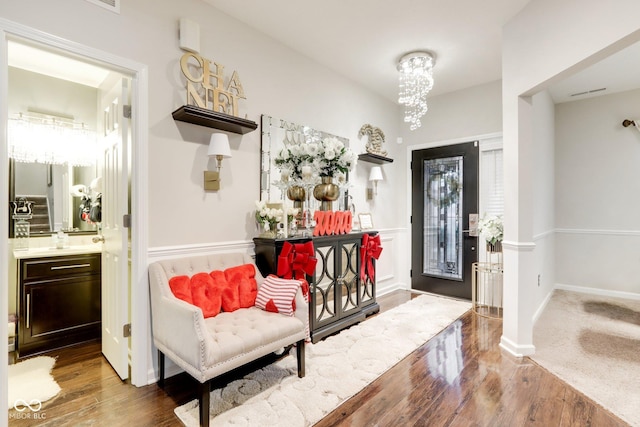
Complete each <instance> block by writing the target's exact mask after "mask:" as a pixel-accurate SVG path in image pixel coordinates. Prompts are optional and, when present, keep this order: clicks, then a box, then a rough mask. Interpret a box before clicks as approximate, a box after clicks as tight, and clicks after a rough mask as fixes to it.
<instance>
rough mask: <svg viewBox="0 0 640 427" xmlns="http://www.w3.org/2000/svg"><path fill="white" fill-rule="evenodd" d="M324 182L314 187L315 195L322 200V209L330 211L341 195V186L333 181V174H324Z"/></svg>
mask: <svg viewBox="0 0 640 427" xmlns="http://www.w3.org/2000/svg"><path fill="white" fill-rule="evenodd" d="M321 178H322V183H321V184H318V185H316V186H315V187H314V188H313V197H315V198H316V200H318V201H320V202H321V203H320V210H322V211H330V210H332V208H333V202H334V201H335V200H338V197H340V187H338V186H337V185H335V184H334V183H333V177H332V176H323V177H321Z"/></svg>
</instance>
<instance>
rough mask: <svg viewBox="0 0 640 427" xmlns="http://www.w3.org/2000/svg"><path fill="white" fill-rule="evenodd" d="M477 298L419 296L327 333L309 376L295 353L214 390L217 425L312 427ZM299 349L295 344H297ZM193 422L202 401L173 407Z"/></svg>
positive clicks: (309, 361) (310, 360) (310, 353)
mask: <svg viewBox="0 0 640 427" xmlns="http://www.w3.org/2000/svg"><path fill="white" fill-rule="evenodd" d="M470 308H471V304H470V303H468V302H464V301H457V300H452V299H448V298H440V297H435V296H430V295H421V296H419V297H417V298H414V299H413V300H411V301H409V302H407V303H405V304H402V305H400V306H398V307H395V308H393V309H391V310H389V311H386V312H384V313H382V314H380V315H378V316H376V317H373V318H371V319H368V320H366V321H364V322H362V323H360V324H358V325H355V326H352V327H351V328H349V329H347V330H344V331H342V332H340V333H339V334H338V335H334V336H331V337H328V338H327V339H325V340H324V341H320V342H319V343H317V344H307V347H306V353H307V356H306V376H305V377H304V378H298V376H297V369H296V358H295V356H287V357H285V358H284V359H282V360H280V361H278V362H276V363H274V364H272V365H269V366H267V367H265V368H263V369H260V370H258V371H256V372H253V373H251V374H249V375H247V376H246V377H244V378H243V379H241V380H237V381H234V382H231V383H230V384H229V385H228V386H226V387H225V388H223V389H218V390H214V391H212V392H211V408H210V410H211V424H212V425H215V426H222V425H234V426H257V425H260V426H278V427H284V426H292V427H303V426H310V425H312V424H314V423H315V422H317V421H319V420H320V419H321V418H322V417H323V416H325V415H326V414H328V413H329V412H331V411H332V410H334V409H335V408H337V407H338V406H339V405H340V404H341V403H342V402H344V401H346V400H347V399H348V398H350V397H351V396H353V395H355V394H356V393H357V392H358V391H360V390H362V389H363V388H364V387H365V386H366V385H367V384H370V383H371V382H372V381H373V380H375V379H376V378H378V377H379V376H380V375H381V374H383V373H384V372H385V371H387V370H388V369H389V368H391V367H392V366H393V365H395V364H396V363H398V362H399V361H400V360H402V359H403V358H404V357H406V356H407V355H408V354H410V353H411V352H412V351H414V350H415V349H416V348H418V347H420V346H421V345H422V344H424V343H425V342H426V341H428V340H429V339H430V338H432V337H433V336H434V335H436V334H437V333H438V332H440V331H441V330H442V329H444V328H445V327H446V326H448V325H449V324H450V323H451V322H453V321H454V320H456V319H457V318H458V317H460V316H461V315H462V314H464V313H465V312H466V311H467V310H469V309H470ZM293 353H294V354H295V350H293ZM175 413H176V415H177V416H178V418H180V420H181V421H182V422H183V423H184V424H185V425H187V426H197V425H199V418H198V401H197V400H193V401H191V402H189V403H187V404H185V405H182V406H179V407H178V408H176V409H175Z"/></svg>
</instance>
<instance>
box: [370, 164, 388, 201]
mask: <svg viewBox="0 0 640 427" xmlns="http://www.w3.org/2000/svg"><path fill="white" fill-rule="evenodd" d="M382 180H384V178H383V177H382V168H381V167H380V166H374V167H372V168H371V172H369V181H371V182H373V188H367V200H372V199H373V195H374V194H375V195H376V196H377V195H378V181H382Z"/></svg>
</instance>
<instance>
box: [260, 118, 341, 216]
mask: <svg viewBox="0 0 640 427" xmlns="http://www.w3.org/2000/svg"><path fill="white" fill-rule="evenodd" d="M261 129H262V138H261V145H262V149H261V156H260V157H261V159H260V160H261V162H260V200H265V201H280V200H282V196H283V195H282V190H280V188H278V187H277V186H276V185H274V182H275V181H279V180H280V172H279V171H278V168H277V167H276V165H275V163H274V159H275V158H276V156H277V155H278V153H279V152H280V150H281V149H282V148H283V147H284V141H290V142H304V143H310V142H317V141H320V140H322V139H324V138H329V137H333V138H337V139H339V140H340V141H342V142H343V143H344V145H345V146H346V147H348V146H349V139H348V138H344V137H341V136H337V135H333V134H330V133H327V132H323V131H320V130H316V129H313V128H311V127H309V126H305V125H300V124H297V123H293V122H290V121H287V120H283V119H277V118H275V117H271V116H268V115H265V114H263V115H262V117H261ZM347 179H348V177H347ZM344 187H345V188H347V186H344ZM347 197H348V195H347V194H346V192H345V194H344V197H341V199H340V201H341V203H342V202H343V201H344V200H346V199H347Z"/></svg>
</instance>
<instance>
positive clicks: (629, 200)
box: [556, 90, 640, 294]
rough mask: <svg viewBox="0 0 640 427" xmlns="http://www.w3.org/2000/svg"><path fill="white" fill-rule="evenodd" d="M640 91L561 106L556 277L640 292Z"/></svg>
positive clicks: (581, 284) (601, 287) (558, 111)
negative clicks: (630, 123) (636, 124)
mask: <svg viewBox="0 0 640 427" xmlns="http://www.w3.org/2000/svg"><path fill="white" fill-rule="evenodd" d="M639 115H640V90H634V91H629V92H623V93H616V94H611V95H606V96H600V97H597V98H591V99H586V100H581V101H574V102H566V103H563V104H559V105H557V106H556V119H557V122H556V123H557V124H556V159H557V163H556V175H557V180H556V200H557V201H556V205H557V208H556V220H557V228H558V235H557V245H558V246H557V275H558V277H557V282H558V283H559V284H560V285H563V286H575V287H584V288H595V289H599V290H600V291H614V292H632V293H636V294H640V251H638V247H640V225H639V224H640V223H639V222H638V212H639V211H640V199H639V198H638V197H637V195H638V194H640V168H639V167H638V165H640V132H638V131H637V130H636V129H635V128H633V127H629V128H624V127H623V126H622V121H623V120H624V119H626V118H631V119H633V118H634V117H637V116H639Z"/></svg>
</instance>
